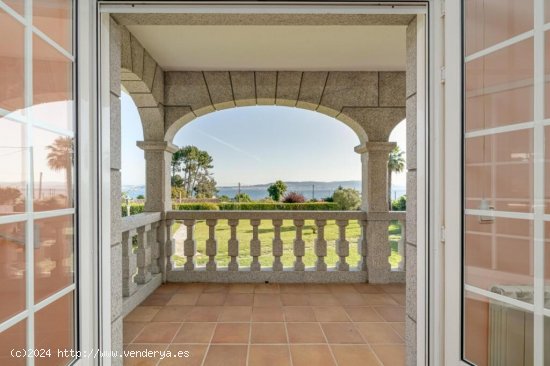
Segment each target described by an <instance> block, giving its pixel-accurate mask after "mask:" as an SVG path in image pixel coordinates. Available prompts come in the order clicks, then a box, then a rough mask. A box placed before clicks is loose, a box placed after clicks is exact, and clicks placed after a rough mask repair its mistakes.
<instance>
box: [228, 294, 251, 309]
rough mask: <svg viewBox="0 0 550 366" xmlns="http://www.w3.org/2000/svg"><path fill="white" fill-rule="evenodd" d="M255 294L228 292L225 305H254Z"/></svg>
mask: <svg viewBox="0 0 550 366" xmlns="http://www.w3.org/2000/svg"><path fill="white" fill-rule="evenodd" d="M253 302H254V294H228V295H227V297H226V298H225V305H228V306H252V303H253Z"/></svg>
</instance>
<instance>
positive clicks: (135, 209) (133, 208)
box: [121, 203, 144, 217]
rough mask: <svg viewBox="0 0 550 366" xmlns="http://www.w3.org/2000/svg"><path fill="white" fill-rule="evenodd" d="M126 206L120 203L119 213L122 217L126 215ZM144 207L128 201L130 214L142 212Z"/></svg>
mask: <svg viewBox="0 0 550 366" xmlns="http://www.w3.org/2000/svg"><path fill="white" fill-rule="evenodd" d="M127 207H128V206H126V205H122V207H121V210H122V211H121V213H122V217H126V216H128V209H127ZM143 209H144V205H143V204H140V203H130V215H137V214H139V213H142V212H143Z"/></svg>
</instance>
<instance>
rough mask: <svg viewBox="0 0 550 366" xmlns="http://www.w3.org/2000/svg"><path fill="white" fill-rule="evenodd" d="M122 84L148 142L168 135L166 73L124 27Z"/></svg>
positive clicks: (122, 30)
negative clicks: (133, 104) (134, 105)
mask: <svg viewBox="0 0 550 366" xmlns="http://www.w3.org/2000/svg"><path fill="white" fill-rule="evenodd" d="M120 42H121V44H120V83H121V88H122V89H123V90H124V91H125V92H127V93H128V94H129V95H130V96H131V97H132V99H133V101H134V103H135V104H136V106H137V107H138V111H139V115H140V118H141V123H142V128H143V137H144V139H145V140H162V139H163V135H164V70H163V69H162V67H160V65H159V64H158V63H157V62H156V60H155V59H154V58H153V57H151V55H149V53H148V52H147V50H146V49H145V48H143V46H142V45H141V44H140V43H139V41H138V40H137V39H136V37H134V35H133V34H132V33H130V32H129V31H128V29H127V28H126V27H124V26H121V27H120Z"/></svg>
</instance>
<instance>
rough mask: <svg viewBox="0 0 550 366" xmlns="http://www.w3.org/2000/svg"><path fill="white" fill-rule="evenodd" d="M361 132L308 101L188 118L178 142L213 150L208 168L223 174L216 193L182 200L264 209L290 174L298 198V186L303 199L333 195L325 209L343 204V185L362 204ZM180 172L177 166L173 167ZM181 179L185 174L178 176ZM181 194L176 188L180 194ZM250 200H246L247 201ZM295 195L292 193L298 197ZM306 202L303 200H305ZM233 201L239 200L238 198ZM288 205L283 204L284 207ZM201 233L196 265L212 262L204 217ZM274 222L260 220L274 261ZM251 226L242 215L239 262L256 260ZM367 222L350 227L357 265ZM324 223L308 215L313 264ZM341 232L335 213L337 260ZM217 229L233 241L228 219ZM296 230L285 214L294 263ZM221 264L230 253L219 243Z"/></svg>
mask: <svg viewBox="0 0 550 366" xmlns="http://www.w3.org/2000/svg"><path fill="white" fill-rule="evenodd" d="M360 141H361V140H360V138H359V137H358V136H357V134H356V133H355V132H354V131H353V130H352V129H351V128H349V127H348V126H347V125H345V124H344V123H342V122H340V121H338V120H336V119H334V118H331V117H328V116H326V115H324V114H321V113H316V112H313V111H308V110H305V109H299V108H291V107H280V106H254V107H238V108H231V109H227V110H223V111H218V112H215V113H209V114H206V115H204V116H202V117H199V118H196V119H194V120H193V121H192V122H190V123H188V124H186V125H185V126H184V127H183V128H181V130H180V131H179V132H178V133H177V134H176V135H175V137H174V140H173V142H174V143H175V144H176V145H178V146H179V147H180V148H184V147H188V146H195V147H197V148H198V149H199V150H200V151H203V152H206V153H208V155H209V156H210V157H211V158H212V161H211V163H210V165H211V168H210V170H209V173H210V174H211V177H212V178H213V179H214V180H215V181H216V185H217V190H218V192H217V194H215V195H212V199H206V200H205V199H204V197H199V195H198V194H197V192H196V191H195V192H187V193H191V195H192V197H191V198H188V199H187V200H186V199H183V200H181V202H182V203H181V208H182V209H185V208H186V205H188V206H187V207H191V205H192V204H193V202H196V201H199V202H205V201H207V202H210V203H212V204H215V205H217V206H218V207H219V208H220V209H222V210H223V209H225V207H227V208H230V209H256V210H258V209H264V207H266V206H262V205H269V204H275V202H274V197H270V194H269V192H268V188H269V186H270V185H271V184H273V183H274V182H275V181H278V180H281V181H283V182H284V183H285V184H286V186H287V189H286V191H285V192H284V194H283V195H284V196H285V198H284V199H283V201H284V200H285V199H288V200H290V201H291V197H289V196H291V192H294V193H295V195H293V196H294V197H295V198H297V199H298V200H303V202H305V203H308V202H312V201H316V202H315V203H316V204H323V202H326V203H327V206H326V207H324V208H323V209H340V208H339V207H336V206H335V205H334V202H332V198H333V195H334V192H335V191H337V190H338V189H339V187H342V188H344V189H346V190H354V191H355V192H356V197H357V202H356V207H349V208H348V209H357V208H358V207H359V204H360V197H361V192H360V191H361V169H362V166H361V159H360V155H358V154H357V153H355V152H354V147H355V146H357V145H359V143H360ZM172 174H173V176H174V175H177V174H178V173H177V172H175V171H173V172H172ZM181 175H182V176H184V177H182V178H183V180H184V181H187V179H189V177H188V173H187V172H181ZM178 179H179V178H178ZM173 198H174V199H176V201H179V199H178V197H177V195H176V196H175V197H173ZM245 202H246V203H245ZM291 202H292V201H291ZM300 202H301V201H300ZM231 205H233V206H231ZM279 209H281V207H279ZM174 230H175V244H176V248H175V249H176V251H175V252H176V255H175V256H174V262H175V265H176V266H183V264H184V262H185V258H184V256H183V247H184V240H185V238H186V235H187V233H186V230H187V229H186V227H185V226H184V225H182V224H181V223H176V224H175V228H174ZM194 230H195V231H194V238H195V240H196V242H197V253H196V255H195V260H196V264H197V266H205V265H206V264H207V263H208V260H209V258H208V255H206V246H207V240H208V238H209V227H208V226H207V223H206V221H205V220H199V221H198V222H197V223H196V224H195V226H194ZM273 231H274V229H273V225H272V223H271V222H270V221H269V220H265V221H262V223H261V224H260V227H259V239H260V241H261V247H262V254H261V255H260V258H259V261H260V264H261V265H262V267H266V268H267V267H270V266H271V264H272V261H273V256H272V254H271V247H272V243H271V240H272V239H273ZM252 232H253V229H252V226H251V225H250V223H249V222H248V221H246V220H242V221H241V222H240V223H239V225H238V227H237V233H236V234H237V238H238V240H239V242H240V243H242V244H241V246H240V248H239V264H240V265H241V266H245V267H246V266H249V265H250V263H251V261H252V258H251V256H250V248H249V246H248V245H247V243H250V240H251V239H252ZM360 233H361V228H360V225H359V223H358V222H357V221H350V223H349V225H348V226H347V228H346V235H347V240H349V242H350V249H349V253H350V255H349V257H348V261H349V263H350V264H351V265H355V264H356V263H358V262H359V260H360V256H359V254H358V251H357V243H358V240H359V237H360ZM316 235H317V229H316V226H315V224H314V222H313V220H306V221H305V222H304V226H303V228H302V239H303V240H304V242H305V248H306V250H305V255H304V257H303V261H304V263H305V266H306V267H312V266H314V265H315V261H316V259H317V257H316V256H315V253H314V250H313V246H314V241H315V238H316ZM338 235H339V228H338V226H337V224H336V222H335V220H328V222H327V225H326V227H325V238H326V240H327V241H328V243H327V244H328V250H327V252H328V253H329V255H328V256H327V257H326V259H325V260H326V263H327V265H328V266H329V267H334V266H335V265H336V262H337V261H338V256H337V255H336V252H335V250H334V246H335V242H336V240H337V238H338ZM216 237H217V240H218V242H219V243H226V242H227V241H228V240H230V238H231V227H230V226H229V224H228V220H219V221H218V222H217V224H216ZM295 237H296V226H295V223H294V222H293V220H291V219H288V220H283V223H282V227H281V239H282V241H283V255H282V257H281V261H282V263H283V266H284V267H292V266H293V263H294V260H295V256H294V255H293V241H294V239H295ZM216 260H217V265H218V266H220V267H225V266H227V265H228V263H229V261H230V257H229V256H228V254H227V246H225V245H219V246H218V255H217V256H216Z"/></svg>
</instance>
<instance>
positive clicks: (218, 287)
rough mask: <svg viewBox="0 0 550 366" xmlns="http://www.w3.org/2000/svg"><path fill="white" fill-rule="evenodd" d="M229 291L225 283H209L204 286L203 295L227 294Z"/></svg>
mask: <svg viewBox="0 0 550 366" xmlns="http://www.w3.org/2000/svg"><path fill="white" fill-rule="evenodd" d="M228 291H229V285H228V284H225V283H209V284H207V285H206V287H205V288H204V289H203V291H202V292H203V293H205V294H211V293H224V294H225V293H227V292H228Z"/></svg>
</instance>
